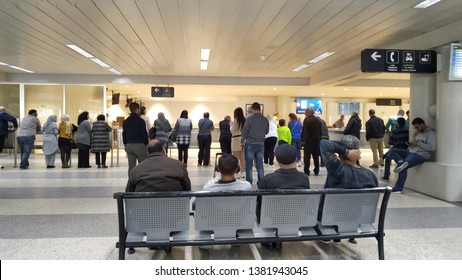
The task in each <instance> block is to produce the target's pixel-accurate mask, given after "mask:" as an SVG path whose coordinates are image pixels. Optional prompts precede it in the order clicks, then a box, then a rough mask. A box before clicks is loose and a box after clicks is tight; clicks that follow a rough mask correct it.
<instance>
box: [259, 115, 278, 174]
mask: <svg viewBox="0 0 462 280" xmlns="http://www.w3.org/2000/svg"><path fill="white" fill-rule="evenodd" d="M266 118H267V119H268V123H269V132H268V134H266V135H265V144H264V146H265V152H264V153H263V163H264V164H265V165H267V164H269V166H270V167H273V166H274V148H275V147H276V144H277V142H278V127H277V125H276V123H275V122H274V117H273V116H271V115H267V116H266Z"/></svg>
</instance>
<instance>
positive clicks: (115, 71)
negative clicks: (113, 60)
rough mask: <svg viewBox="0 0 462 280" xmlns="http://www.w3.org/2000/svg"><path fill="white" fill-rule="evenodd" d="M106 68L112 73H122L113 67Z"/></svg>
mask: <svg viewBox="0 0 462 280" xmlns="http://www.w3.org/2000/svg"><path fill="white" fill-rule="evenodd" d="M107 70H109V71H111V72H112V73H114V74H117V75H122V73H120V72H119V71H117V70H115V69H114V68H109V69H107Z"/></svg>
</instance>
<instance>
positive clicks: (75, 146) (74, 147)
mask: <svg viewBox="0 0 462 280" xmlns="http://www.w3.org/2000/svg"><path fill="white" fill-rule="evenodd" d="M70 142H71V149H77V143H75V140H74V139H71V141H70Z"/></svg>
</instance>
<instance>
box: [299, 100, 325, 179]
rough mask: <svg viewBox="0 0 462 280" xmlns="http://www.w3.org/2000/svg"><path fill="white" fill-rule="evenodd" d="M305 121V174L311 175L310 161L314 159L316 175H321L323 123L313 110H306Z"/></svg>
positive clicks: (303, 140) (303, 136)
mask: <svg viewBox="0 0 462 280" xmlns="http://www.w3.org/2000/svg"><path fill="white" fill-rule="evenodd" d="M305 116H306V118H305V120H304V121H303V130H302V143H304V157H303V160H304V165H305V167H304V172H305V174H306V175H308V176H309V175H310V160H311V157H313V163H314V169H313V172H314V175H316V176H317V175H318V174H319V142H320V141H321V135H322V123H321V121H320V120H319V119H318V118H316V117H315V116H314V110H313V108H307V109H306V110H305Z"/></svg>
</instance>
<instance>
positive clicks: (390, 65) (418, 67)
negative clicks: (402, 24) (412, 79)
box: [361, 49, 436, 73]
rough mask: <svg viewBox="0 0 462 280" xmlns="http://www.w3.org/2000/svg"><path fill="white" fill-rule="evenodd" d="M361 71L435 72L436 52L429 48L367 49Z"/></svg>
mask: <svg viewBox="0 0 462 280" xmlns="http://www.w3.org/2000/svg"><path fill="white" fill-rule="evenodd" d="M361 71H363V72H389V73H403V72H404V73H435V72H436V52H435V51H428V50H392V49H390V50H386V49H365V50H363V51H362V52H361Z"/></svg>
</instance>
